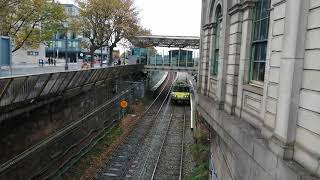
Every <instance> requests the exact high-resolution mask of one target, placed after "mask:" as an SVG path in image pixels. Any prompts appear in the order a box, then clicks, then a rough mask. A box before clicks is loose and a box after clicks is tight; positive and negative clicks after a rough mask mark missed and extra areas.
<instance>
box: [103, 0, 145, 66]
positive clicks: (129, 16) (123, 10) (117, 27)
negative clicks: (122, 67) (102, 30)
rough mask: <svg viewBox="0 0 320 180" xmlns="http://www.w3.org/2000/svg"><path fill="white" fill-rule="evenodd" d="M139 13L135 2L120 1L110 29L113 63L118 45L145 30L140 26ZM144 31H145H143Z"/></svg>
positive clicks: (110, 48)
mask: <svg viewBox="0 0 320 180" xmlns="http://www.w3.org/2000/svg"><path fill="white" fill-rule="evenodd" d="M138 15H139V12H138V11H137V9H136V7H135V6H134V1H133V0H118V7H117V8H116V9H115V11H114V17H113V23H112V26H111V28H110V33H111V36H110V39H109V43H108V45H109V52H110V62H112V56H111V54H112V52H113V49H114V48H115V47H117V43H119V42H120V41H121V40H123V39H130V38H131V37H133V36H135V35H138V34H139V32H140V30H142V29H143V28H142V27H141V26H140V25H139V18H138ZM143 30H144V29H143Z"/></svg>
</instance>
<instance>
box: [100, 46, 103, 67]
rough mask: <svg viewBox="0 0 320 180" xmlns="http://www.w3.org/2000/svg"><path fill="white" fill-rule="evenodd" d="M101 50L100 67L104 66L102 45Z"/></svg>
mask: <svg viewBox="0 0 320 180" xmlns="http://www.w3.org/2000/svg"><path fill="white" fill-rule="evenodd" d="M100 52H101V58H100V67H102V60H103V59H102V47H101V48H100Z"/></svg>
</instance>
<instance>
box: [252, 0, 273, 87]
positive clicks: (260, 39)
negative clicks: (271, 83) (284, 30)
mask: <svg viewBox="0 0 320 180" xmlns="http://www.w3.org/2000/svg"><path fill="white" fill-rule="evenodd" d="M269 9H270V0H258V1H257V2H256V5H255V8H254V17H253V36H252V45H251V64H250V81H252V82H263V81H264V73H265V67H266V55H267V44H268V30H269V16H270V12H269Z"/></svg>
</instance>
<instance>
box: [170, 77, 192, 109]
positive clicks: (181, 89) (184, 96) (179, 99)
mask: <svg viewBox="0 0 320 180" xmlns="http://www.w3.org/2000/svg"><path fill="white" fill-rule="evenodd" d="M171 101H172V102H173V103H177V104H178V103H179V104H190V87H189V85H188V84H187V83H184V82H175V83H174V84H173V87H172V91H171Z"/></svg>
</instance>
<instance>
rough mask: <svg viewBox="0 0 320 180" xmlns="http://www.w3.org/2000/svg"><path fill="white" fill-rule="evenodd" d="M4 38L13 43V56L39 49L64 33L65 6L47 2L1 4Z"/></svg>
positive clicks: (8, 1) (8, 0) (30, 0)
mask: <svg viewBox="0 0 320 180" xmlns="http://www.w3.org/2000/svg"><path fill="white" fill-rule="evenodd" d="M0 3H1V5H0V34H1V35H4V36H9V37H11V38H12V39H13V44H14V47H13V48H12V52H15V51H17V50H18V49H20V48H21V47H23V46H31V47H37V46H39V43H42V42H46V41H48V40H50V39H51V38H52V36H53V35H54V34H55V33H56V32H57V31H59V30H61V29H62V23H63V22H64V21H65V20H66V15H65V11H64V8H63V6H61V5H60V4H58V3H55V2H49V1H47V0H0Z"/></svg>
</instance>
